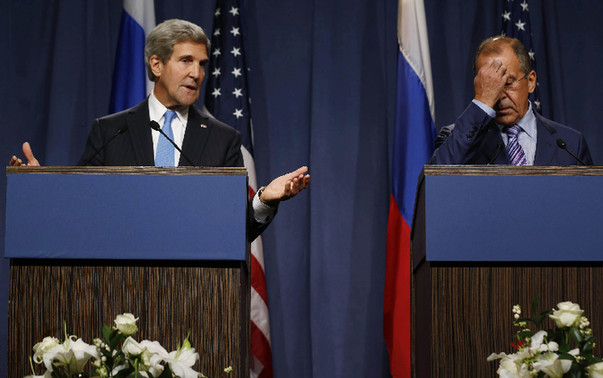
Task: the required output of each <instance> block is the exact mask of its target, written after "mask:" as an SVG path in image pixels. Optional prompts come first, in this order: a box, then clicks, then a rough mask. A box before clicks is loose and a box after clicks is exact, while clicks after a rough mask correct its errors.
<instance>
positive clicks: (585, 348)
mask: <svg viewBox="0 0 603 378" xmlns="http://www.w3.org/2000/svg"><path fill="white" fill-rule="evenodd" d="M594 346H595V340H594V338H593V339H590V340H585V342H584V344H582V345H581V347H580V350H581V351H582V352H583V353H590V352H592V351H593V348H594Z"/></svg>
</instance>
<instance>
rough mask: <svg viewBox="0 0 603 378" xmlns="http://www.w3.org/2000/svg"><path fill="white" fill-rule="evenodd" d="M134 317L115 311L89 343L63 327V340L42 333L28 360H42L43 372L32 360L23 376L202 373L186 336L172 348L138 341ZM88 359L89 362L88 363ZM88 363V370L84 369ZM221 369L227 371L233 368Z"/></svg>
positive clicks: (190, 376) (186, 376)
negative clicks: (110, 321)
mask: <svg viewBox="0 0 603 378" xmlns="http://www.w3.org/2000/svg"><path fill="white" fill-rule="evenodd" d="M137 320H138V318H136V317H134V315H132V314H129V313H124V314H121V315H117V317H116V318H115V320H114V322H115V326H114V327H113V328H110V327H108V326H106V325H105V326H103V339H94V345H88V344H86V343H85V342H84V341H82V339H79V338H77V337H76V336H73V335H72V336H68V335H67V330H66V327H65V341H64V342H61V341H60V340H59V339H57V338H54V337H45V338H44V340H42V341H41V342H39V343H37V344H36V345H34V347H33V351H34V355H33V359H30V360H32V361H33V362H35V363H36V364H44V367H45V368H46V371H45V372H44V373H43V375H35V369H34V365H33V363H31V369H32V372H33V375H31V376H28V377H26V378H29V377H31V378H71V377H100V378H105V377H115V378H130V377H145V378H172V377H181V378H198V377H205V376H204V375H203V374H201V373H199V372H196V371H195V370H194V369H193V365H194V364H195V362H197V360H198V359H199V354H198V353H197V352H195V349H194V348H192V347H191V344H190V342H189V341H188V336H187V337H186V339H185V340H184V342H183V343H182V345H180V346H179V347H178V349H177V350H175V351H172V352H168V351H167V350H166V349H165V348H164V347H162V346H161V344H159V343H158V342H157V341H149V340H143V341H141V342H140V343H139V342H137V341H136V340H135V339H134V338H132V335H134V334H135V333H136V332H137V331H138V327H137V325H136V321H137ZM91 359H92V362H91V364H88V362H89V361H90V360H91ZM89 365H91V366H89ZM87 366H89V369H90V370H89V371H85V369H86V367H87ZM228 369H230V370H228ZM224 370H225V372H227V373H229V372H230V371H232V368H230V367H229V368H227V369H224Z"/></svg>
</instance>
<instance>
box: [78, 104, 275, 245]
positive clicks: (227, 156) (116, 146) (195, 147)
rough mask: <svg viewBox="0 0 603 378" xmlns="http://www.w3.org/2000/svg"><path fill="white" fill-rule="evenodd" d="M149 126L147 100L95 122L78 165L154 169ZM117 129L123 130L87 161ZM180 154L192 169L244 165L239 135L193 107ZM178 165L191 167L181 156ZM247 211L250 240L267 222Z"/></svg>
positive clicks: (251, 211) (260, 231) (249, 206)
mask: <svg viewBox="0 0 603 378" xmlns="http://www.w3.org/2000/svg"><path fill="white" fill-rule="evenodd" d="M149 124H150V118H149V105H148V99H146V100H144V101H143V102H141V103H140V104H138V105H136V106H134V107H132V108H130V109H127V110H124V111H122V112H119V113H115V114H110V115H108V116H105V117H101V118H98V119H96V120H95V121H94V123H93V124H92V130H91V131H90V134H89V135H88V141H87V142H86V149H85V150H84V153H83V154H82V157H81V159H80V161H79V163H78V165H84V164H86V165H101V166H154V165H155V159H154V154H153V138H152V136H151V127H150V126H149ZM125 128H127V129H125ZM120 129H122V130H124V129H125V130H124V131H123V132H121V133H120V134H119V135H117V137H115V139H113V140H112V141H110V142H108V143H107V145H106V146H105V147H104V148H103V149H102V150H100V151H99V152H98V154H96V156H94V158H92V159H91V160H90V161H88V160H89V159H90V158H91V157H92V156H93V155H94V154H95V152H96V151H98V150H99V149H100V148H101V146H103V144H104V143H106V142H107V141H108V140H109V139H110V138H111V137H112V136H113V135H115V133H116V132H117V131H118V130H120ZM182 151H183V152H184V155H186V156H187V157H188V158H189V159H191V161H192V162H193V164H194V165H195V166H200V167H242V166H243V155H242V153H241V135H240V134H239V132H238V131H237V130H235V129H233V128H232V127H230V126H227V125H226V124H224V123H222V122H220V121H218V120H216V119H214V118H211V117H208V116H207V115H204V114H202V113H201V112H200V111H199V109H197V108H196V107H195V106H191V107H190V108H189V112H188V122H187V124H186V131H185V133H184V140H183V141H182ZM179 165H180V166H186V165H190V164H188V162H187V160H186V158H185V157H184V156H183V155H182V154H181V156H180V164H179ZM248 208H249V211H248V212H247V213H248V215H247V237H248V239H249V240H250V241H252V240H254V239H255V238H256V237H257V236H258V235H260V234H261V233H262V232H263V231H264V229H265V228H266V227H267V226H268V224H269V223H270V222H268V223H264V224H261V223H258V222H257V221H256V220H255V217H254V213H253V207H252V206H251V204H249V205H248Z"/></svg>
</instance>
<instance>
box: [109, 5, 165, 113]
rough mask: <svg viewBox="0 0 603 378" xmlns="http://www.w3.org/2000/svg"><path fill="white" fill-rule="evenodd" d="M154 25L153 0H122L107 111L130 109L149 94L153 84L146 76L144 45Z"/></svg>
mask: <svg viewBox="0 0 603 378" xmlns="http://www.w3.org/2000/svg"><path fill="white" fill-rule="evenodd" d="M154 27H155V5H154V3H153V0H124V6H123V11H122V14H121V24H120V27H119V40H118V43H117V53H116V55H115V67H114V69H113V84H112V86H111V102H110V103H109V113H115V112H119V111H121V110H124V109H128V108H131V107H132V106H134V105H136V104H138V103H139V102H141V101H142V100H144V99H145V97H147V94H149V93H151V90H152V89H153V83H152V82H151V81H150V80H149V79H148V78H147V73H146V68H145V62H144V44H145V41H146V38H147V35H149V33H150V32H151V30H153V28H154Z"/></svg>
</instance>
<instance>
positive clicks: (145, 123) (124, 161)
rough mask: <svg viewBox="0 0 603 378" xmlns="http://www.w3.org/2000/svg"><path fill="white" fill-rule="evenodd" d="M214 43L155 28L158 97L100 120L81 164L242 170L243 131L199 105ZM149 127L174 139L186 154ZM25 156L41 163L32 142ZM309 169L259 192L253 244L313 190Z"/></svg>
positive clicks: (197, 32) (150, 64)
mask: <svg viewBox="0 0 603 378" xmlns="http://www.w3.org/2000/svg"><path fill="white" fill-rule="evenodd" d="M209 45H210V42H209V39H208V38H207V36H206V35H205V33H204V32H203V29H202V28H201V27H199V26H197V25H195V24H193V23H191V22H188V21H183V20H168V21H165V22H163V23H161V24H159V25H157V27H155V29H153V31H152V32H151V33H150V34H149V36H148V38H147V42H146V45H145V62H146V68H147V75H148V77H149V79H150V80H152V81H154V82H155V87H154V89H153V92H152V93H151V94H150V95H149V97H148V98H147V99H145V100H144V101H143V102H141V103H140V104H138V105H136V106H134V107H133V108H130V109H127V110H124V111H122V112H119V113H115V114H111V115H108V116H105V117H102V118H99V119H97V120H95V121H94V123H93V125H92V130H91V131H90V135H89V136H88V141H87V143H86V148H85V151H84V153H83V155H82V158H81V159H80V162H79V164H81V165H88V164H91V165H110V166H128V165H133V166H152V165H158V166H178V165H195V166H206V167H242V166H243V156H242V153H241V137H240V134H239V133H238V131H236V130H235V129H233V128H231V127H229V126H227V125H225V124H223V123H222V122H220V121H217V120H215V119H213V118H211V117H208V116H206V115H203V114H202V113H201V112H200V111H199V109H197V108H196V107H195V106H194V103H195V102H196V101H197V100H198V99H199V94H200V91H201V86H202V84H203V79H204V78H205V65H206V64H207V62H208V54H209ZM151 123H155V125H156V126H157V127H161V128H162V130H164V132H165V133H167V134H168V135H170V138H171V139H173V140H174V142H175V143H176V145H178V146H179V147H180V148H181V149H182V153H180V151H179V150H178V149H176V148H174V147H173V146H172V145H171V143H170V142H169V141H168V140H167V139H166V138H165V137H164V136H163V135H162V134H160V132H159V131H158V130H154V129H152V128H151V126H150V124H151ZM165 130H169V131H165ZM23 153H24V155H25V157H26V158H27V165H39V163H38V161H37V160H36V158H35V157H34V155H33V153H32V151H31V148H30V146H29V144H28V143H27V142H26V143H24V144H23ZM189 159H190V161H189ZM22 164H23V161H22V160H21V159H19V158H17V157H16V156H13V157H12V158H11V160H10V165H22ZM307 171H308V168H307V167H305V166H304V167H300V168H298V169H297V170H295V171H293V172H290V173H287V174H285V175H282V176H280V177H278V178H276V179H275V180H273V181H272V182H271V183H270V184H269V185H267V186H266V187H263V188H260V189H259V190H258V193H257V195H256V197H255V198H254V199H253V200H252V202H251V206H250V209H251V211H250V216H249V224H250V227H249V228H250V235H249V238H250V240H253V239H254V238H255V237H256V236H257V235H258V234H259V233H261V231H263V229H264V228H265V227H266V226H267V225H268V224H269V222H270V220H271V219H272V217H273V216H274V215H275V213H276V208H277V205H278V203H279V202H280V201H283V200H287V199H289V198H292V197H294V196H295V195H297V193H299V192H300V191H301V190H303V189H305V188H307V187H308V185H309V183H310V175H308V174H307Z"/></svg>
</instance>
